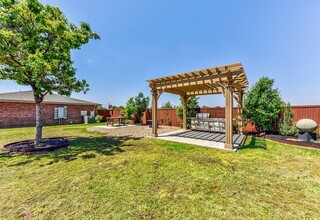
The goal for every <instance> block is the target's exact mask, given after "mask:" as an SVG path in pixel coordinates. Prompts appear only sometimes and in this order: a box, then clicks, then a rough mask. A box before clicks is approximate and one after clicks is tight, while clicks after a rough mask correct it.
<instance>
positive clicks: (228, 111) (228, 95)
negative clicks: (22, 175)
mask: <svg viewBox="0 0 320 220" xmlns="http://www.w3.org/2000/svg"><path fill="white" fill-rule="evenodd" d="M225 99H226V107H225V115H226V125H225V126H226V143H225V145H224V147H225V148H227V149H233V133H232V118H233V117H232V116H233V115H232V109H233V87H232V81H231V80H229V82H228V84H227V85H226V87H225Z"/></svg>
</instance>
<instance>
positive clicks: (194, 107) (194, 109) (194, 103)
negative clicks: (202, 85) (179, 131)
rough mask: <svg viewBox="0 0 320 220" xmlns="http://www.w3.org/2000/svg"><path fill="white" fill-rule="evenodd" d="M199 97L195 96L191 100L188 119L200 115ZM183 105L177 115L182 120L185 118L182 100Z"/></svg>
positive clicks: (178, 109)
mask: <svg viewBox="0 0 320 220" xmlns="http://www.w3.org/2000/svg"><path fill="white" fill-rule="evenodd" d="M198 100H199V97H196V96H193V97H191V98H190V100H189V102H188V109H187V117H195V116H196V114H197V113H198V109H199V101H198ZM180 101H181V104H180V105H179V106H178V107H177V110H176V114H177V116H178V118H180V120H181V119H182V117H183V107H182V106H183V104H182V100H181V99H180Z"/></svg>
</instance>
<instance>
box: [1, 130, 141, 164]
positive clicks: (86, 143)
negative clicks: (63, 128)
mask: <svg viewBox="0 0 320 220" xmlns="http://www.w3.org/2000/svg"><path fill="white" fill-rule="evenodd" d="M139 139H140V138H136V137H132V136H119V137H107V136H102V137H69V138H68V140H69V142H70V146H69V147H68V148H66V149H60V150H56V151H53V152H47V153H41V154H27V155H23V154H18V153H10V152H2V153H0V158H9V159H10V158H17V157H21V158H22V157H23V159H22V160H21V161H19V162H17V163H13V164H9V165H8V166H21V165H25V164H28V163H32V162H35V161H38V160H40V159H42V158H46V159H48V160H49V161H46V163H44V164H41V165H40V166H46V165H51V164H54V163H58V162H70V161H73V160H77V159H92V158H95V157H96V156H97V155H98V154H100V155H106V156H108V155H115V154H119V153H122V152H124V150H123V149H122V147H123V146H130V145H131V144H127V143H126V144H124V142H125V141H127V140H139ZM26 156H27V158H26Z"/></svg>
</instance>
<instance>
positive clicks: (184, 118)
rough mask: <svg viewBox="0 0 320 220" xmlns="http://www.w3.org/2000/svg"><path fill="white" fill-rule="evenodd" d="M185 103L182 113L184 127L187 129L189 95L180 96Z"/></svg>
mask: <svg viewBox="0 0 320 220" xmlns="http://www.w3.org/2000/svg"><path fill="white" fill-rule="evenodd" d="M180 97H181V100H182V104H183V106H182V107H183V114H182V129H183V130H187V113H188V102H189V97H188V96H180Z"/></svg>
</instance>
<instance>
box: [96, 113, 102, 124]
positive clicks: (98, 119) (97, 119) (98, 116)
mask: <svg viewBox="0 0 320 220" xmlns="http://www.w3.org/2000/svg"><path fill="white" fill-rule="evenodd" d="M101 120H102V116H101V115H96V117H95V121H96V122H98V123H100V122H101Z"/></svg>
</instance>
